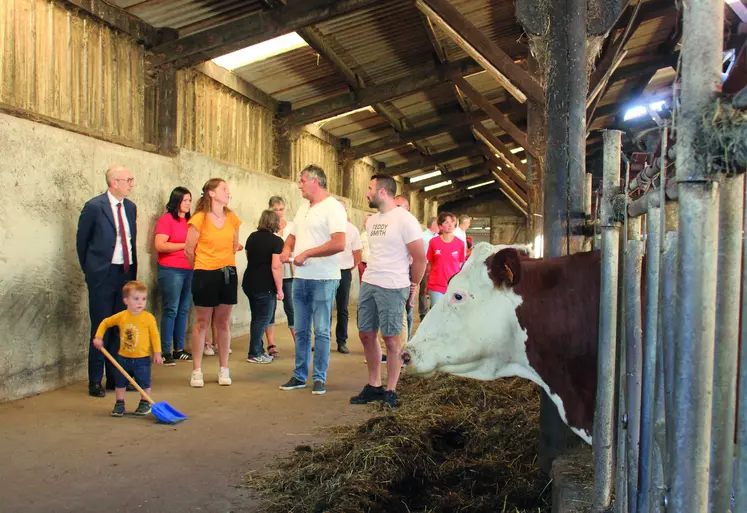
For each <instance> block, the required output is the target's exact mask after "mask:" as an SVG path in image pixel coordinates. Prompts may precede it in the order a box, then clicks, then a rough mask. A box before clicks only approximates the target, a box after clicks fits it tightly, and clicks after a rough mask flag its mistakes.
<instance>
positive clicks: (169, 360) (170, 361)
mask: <svg viewBox="0 0 747 513" xmlns="http://www.w3.org/2000/svg"><path fill="white" fill-rule="evenodd" d="M161 357H162V358H163V365H164V367H176V360H174V357H173V356H172V355H171V353H163V354H162V355H161Z"/></svg>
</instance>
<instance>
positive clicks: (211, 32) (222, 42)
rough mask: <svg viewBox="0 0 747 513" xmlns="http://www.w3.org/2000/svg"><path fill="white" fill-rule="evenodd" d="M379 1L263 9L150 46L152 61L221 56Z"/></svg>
mask: <svg viewBox="0 0 747 513" xmlns="http://www.w3.org/2000/svg"><path fill="white" fill-rule="evenodd" d="M378 4H380V0H304V1H303V2H291V4H290V5H287V6H285V7H279V8H277V9H271V10H267V11H262V12H260V13H258V14H254V15H252V16H247V17H245V18H240V19H237V20H235V21H231V22H229V23H224V24H222V25H219V26H217V27H213V28H210V29H207V30H203V31H201V32H197V33H195V34H190V35H188V36H185V37H182V38H179V39H177V40H176V41H172V42H169V43H166V44H162V45H158V46H157V47H155V48H154V49H153V57H152V60H151V64H152V65H153V66H160V65H162V64H166V63H169V62H173V63H174V66H176V67H177V68H184V67H189V66H193V65H195V64H198V63H200V62H204V61H207V60H210V59H213V58H215V57H218V56H220V55H225V54H227V53H230V52H233V51H236V50H240V49H241V48H246V47H248V46H252V45H255V44H257V43H261V42H262V41H267V40H268V39H272V38H274V37H277V36H281V35H283V34H287V33H289V32H294V31H297V30H299V29H302V28H304V27H308V26H310V25H314V24H316V23H321V22H323V21H327V20H329V19H332V18H336V17H338V16H341V15H343V14H349V13H351V12H354V11H357V10H360V9H365V8H368V7H375V6H376V5H378Z"/></svg>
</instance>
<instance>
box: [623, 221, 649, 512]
mask: <svg viewBox="0 0 747 513" xmlns="http://www.w3.org/2000/svg"><path fill="white" fill-rule="evenodd" d="M643 250H644V243H643V241H642V240H641V219H640V218H633V219H629V220H628V243H627V251H626V255H625V339H626V340H625V344H624V345H625V346H626V350H625V367H626V369H625V371H626V372H625V389H626V392H625V399H626V411H627V419H628V422H627V432H626V446H627V462H628V471H627V474H628V475H627V488H628V511H629V512H630V513H635V512H636V511H637V510H636V501H637V500H638V499H637V494H638V449H639V444H640V432H641V365H642V363H641V360H642V358H643V356H642V352H641V348H642V336H643V332H642V328H641V319H642V316H641V274H642V266H643Z"/></svg>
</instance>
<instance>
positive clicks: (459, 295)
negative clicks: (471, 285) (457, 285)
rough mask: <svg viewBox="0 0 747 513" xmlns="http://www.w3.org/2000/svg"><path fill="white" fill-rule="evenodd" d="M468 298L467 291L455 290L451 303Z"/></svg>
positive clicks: (460, 301)
mask: <svg viewBox="0 0 747 513" xmlns="http://www.w3.org/2000/svg"><path fill="white" fill-rule="evenodd" d="M466 299H467V294H466V293H465V292H463V291H459V292H454V293H453V294H452V295H451V300H450V303H452V304H457V303H462V302H464V301H465V300H466Z"/></svg>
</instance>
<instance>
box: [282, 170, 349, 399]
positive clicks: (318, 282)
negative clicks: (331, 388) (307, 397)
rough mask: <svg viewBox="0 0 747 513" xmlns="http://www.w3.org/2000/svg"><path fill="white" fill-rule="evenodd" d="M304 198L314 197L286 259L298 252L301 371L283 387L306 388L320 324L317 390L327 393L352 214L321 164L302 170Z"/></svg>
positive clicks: (300, 215)
mask: <svg viewBox="0 0 747 513" xmlns="http://www.w3.org/2000/svg"><path fill="white" fill-rule="evenodd" d="M298 187H299V189H301V196H303V197H304V199H307V200H309V202H308V203H306V202H304V204H303V205H301V208H299V209H298V212H297V213H296V217H295V219H294V221H293V227H292V229H291V232H290V235H288V238H287V239H286V241H285V246H284V247H283V252H282V253H281V255H280V261H281V262H283V263H285V262H290V261H291V254H295V257H294V258H293V263H294V264H295V270H296V274H295V280H294V281H293V310H294V313H295V324H296V326H295V327H296V369H295V370H294V371H293V377H292V378H291V379H290V380H289V381H288V382H287V383H285V384H284V385H282V386H281V387H280V389H281V390H295V389H298V388H304V387H305V386H306V379H307V378H308V376H309V363H310V362H311V329H312V323H313V327H314V374H313V376H312V379H313V381H314V387H313V389H312V391H311V393H312V394H315V395H320V394H325V393H326V392H327V389H326V386H325V383H326V381H327V368H328V367H329V339H330V326H331V324H332V322H331V320H332V302H333V301H334V298H335V292H336V291H337V286H338V285H339V283H340V257H339V253H341V252H342V251H343V250H344V249H345V231H346V225H347V215H346V214H345V209H344V208H343V206H342V205H340V202H339V201H337V200H336V199H335V198H333V197H332V196H330V195H329V193H328V192H327V175H326V174H325V173H324V170H322V168H320V167H319V166H316V165H313V164H312V165H310V166H306V167H305V168H304V169H303V171H301V179H300V181H299V184H298Z"/></svg>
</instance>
